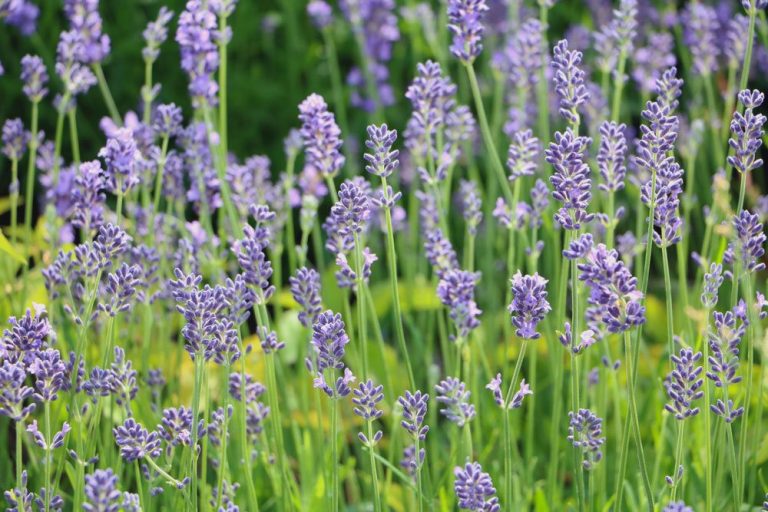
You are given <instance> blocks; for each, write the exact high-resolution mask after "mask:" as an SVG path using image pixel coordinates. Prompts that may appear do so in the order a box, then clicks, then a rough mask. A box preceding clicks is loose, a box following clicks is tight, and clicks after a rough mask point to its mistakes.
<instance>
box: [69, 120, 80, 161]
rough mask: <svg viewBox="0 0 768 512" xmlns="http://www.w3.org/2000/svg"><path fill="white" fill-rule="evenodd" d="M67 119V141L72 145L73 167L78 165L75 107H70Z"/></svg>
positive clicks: (78, 153) (78, 151)
mask: <svg viewBox="0 0 768 512" xmlns="http://www.w3.org/2000/svg"><path fill="white" fill-rule="evenodd" d="M67 120H68V121H69V141H70V144H71V146H72V163H74V164H75V167H77V166H79V165H80V142H79V140H78V136H77V109H76V108H72V109H71V110H70V111H69V112H67Z"/></svg>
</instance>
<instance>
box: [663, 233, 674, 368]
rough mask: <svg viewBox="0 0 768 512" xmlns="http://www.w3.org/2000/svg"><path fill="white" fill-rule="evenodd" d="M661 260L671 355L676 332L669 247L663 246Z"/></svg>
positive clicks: (668, 346) (668, 343) (668, 342)
mask: <svg viewBox="0 0 768 512" xmlns="http://www.w3.org/2000/svg"><path fill="white" fill-rule="evenodd" d="M661 261H662V263H663V266H664V291H665V293H666V301H665V302H666V303H667V304H666V307H667V350H668V351H669V354H668V356H669V357H671V356H672V355H673V354H674V353H675V339H674V337H675V334H674V317H673V307H672V306H673V304H672V279H671V277H670V275H669V258H668V256H667V247H666V246H662V248H661Z"/></svg>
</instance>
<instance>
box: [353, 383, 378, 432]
mask: <svg viewBox="0 0 768 512" xmlns="http://www.w3.org/2000/svg"><path fill="white" fill-rule="evenodd" d="M383 389H384V387H383V386H382V385H378V386H376V385H374V383H373V381H372V380H370V379H368V380H367V381H366V382H361V383H360V384H359V385H358V386H357V387H356V388H355V389H353V390H352V393H353V394H354V397H353V398H352V403H353V404H354V405H355V407H354V409H353V410H352V412H354V413H355V414H356V415H358V416H360V417H361V418H363V420H364V421H367V422H372V421H375V420H377V419H379V418H380V417H381V415H382V414H384V411H382V410H381V409H379V403H380V402H381V401H382V400H383V399H384V393H383V392H382V390H383ZM382 435H383V434H382V432H381V430H379V431H377V432H376V433H375V434H374V435H373V439H368V437H367V436H366V435H365V434H363V433H362V432H359V433H358V434H357V437H358V439H360V442H361V443H363V444H364V445H367V446H372V445H375V444H376V443H378V442H379V441H380V440H381V437H382Z"/></svg>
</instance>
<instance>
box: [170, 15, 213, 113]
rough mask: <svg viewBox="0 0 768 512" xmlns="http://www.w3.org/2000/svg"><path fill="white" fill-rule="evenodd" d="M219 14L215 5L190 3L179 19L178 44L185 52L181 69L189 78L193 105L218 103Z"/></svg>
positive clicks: (182, 54) (182, 51) (182, 56)
mask: <svg viewBox="0 0 768 512" xmlns="http://www.w3.org/2000/svg"><path fill="white" fill-rule="evenodd" d="M218 37H219V32H218V23H217V20H216V15H215V14H214V13H213V11H212V9H211V6H210V5H208V3H206V2H200V1H199V0H190V1H188V2H187V5H186V7H185V9H184V11H183V12H182V13H181V15H180V16H179V26H178V28H177V29H176V42H177V43H179V47H180V49H181V68H182V69H183V70H184V71H186V73H187V74H188V75H189V93H190V95H191V96H192V98H193V105H195V106H196V107H202V106H204V105H206V104H207V105H214V104H216V95H217V94H218V89H219V87H218V84H217V83H216V81H215V80H214V79H213V74H214V73H215V72H216V70H217V69H218V67H219V53H218V47H217V38H218Z"/></svg>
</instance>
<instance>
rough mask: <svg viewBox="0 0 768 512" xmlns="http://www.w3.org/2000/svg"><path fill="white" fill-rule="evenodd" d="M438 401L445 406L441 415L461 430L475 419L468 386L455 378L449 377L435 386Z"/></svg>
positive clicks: (441, 410)
mask: <svg viewBox="0 0 768 512" xmlns="http://www.w3.org/2000/svg"><path fill="white" fill-rule="evenodd" d="M435 393H436V394H437V398H436V400H437V401H438V402H439V403H441V404H443V406H444V407H443V408H442V409H440V414H442V415H443V416H445V417H446V418H448V420H449V421H452V422H453V423H455V424H456V425H457V426H459V427H460V428H461V427H463V426H464V425H465V424H466V423H467V422H468V421H471V420H472V418H474V417H475V406H474V405H472V404H471V403H469V396H470V395H471V393H470V392H469V391H468V390H467V385H466V384H464V383H463V382H461V381H460V380H459V379H457V378H455V377H447V378H445V379H444V380H441V381H440V383H438V384H436V385H435Z"/></svg>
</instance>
